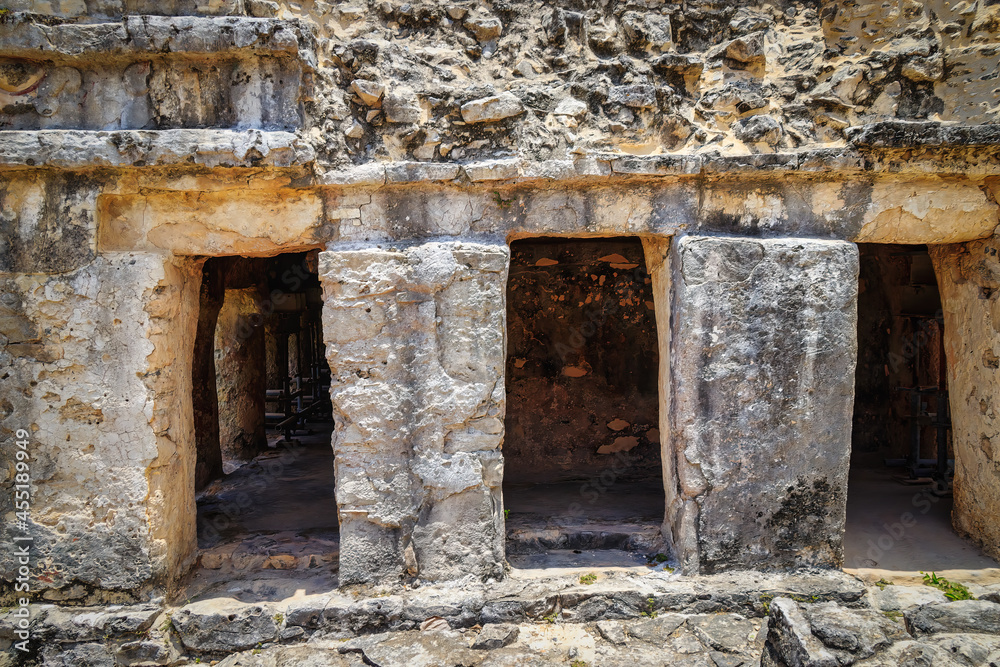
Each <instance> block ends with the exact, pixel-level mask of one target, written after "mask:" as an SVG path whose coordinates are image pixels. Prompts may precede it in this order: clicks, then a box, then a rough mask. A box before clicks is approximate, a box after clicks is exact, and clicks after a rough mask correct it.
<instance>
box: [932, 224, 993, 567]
mask: <svg viewBox="0 0 1000 667" xmlns="http://www.w3.org/2000/svg"><path fill="white" fill-rule="evenodd" d="M929 249H930V254H931V259H932V260H933V261H934V272H935V273H936V274H937V283H938V289H939V290H940V292H941V307H942V309H943V310H944V345H945V355H946V356H947V358H948V398H949V403H950V406H951V439H952V447H953V449H954V457H955V479H954V499H955V504H954V507H953V509H952V513H951V520H952V523H953V525H954V526H955V530H956V531H958V532H959V533H960V534H962V535H964V536H966V537H970V538H972V539H973V540H975V541H976V542H978V543H979V544H980V545H982V547H983V551H985V552H986V553H987V554H989V555H990V556H992V557H993V558H1000V260H998V259H997V254H998V251H1000V241H998V240H997V239H996V238H992V239H987V240H982V241H974V242H972V243H963V244H956V245H947V246H930V248H929Z"/></svg>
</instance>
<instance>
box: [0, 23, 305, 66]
mask: <svg viewBox="0 0 1000 667" xmlns="http://www.w3.org/2000/svg"><path fill="white" fill-rule="evenodd" d="M308 37H309V33H308V31H303V30H302V26H301V25H300V24H299V23H298V22H296V21H281V20H274V19H252V18H245V17H232V18H218V19H210V18H202V17H196V16H186V17H163V16H148V15H147V16H128V17H125V18H124V19H123V20H122V21H121V22H120V23H91V24H74V23H61V22H55V23H54V24H53V25H47V24H46V23H44V22H39V23H35V22H32V21H5V22H4V24H3V25H2V26H0V51H2V52H4V53H5V54H8V55H10V56H16V57H26V58H40V59H45V58H51V57H52V56H53V55H54V54H58V55H60V56H82V55H88V54H90V55H93V54H95V53H96V54H101V53H108V54H124V53H146V52H161V53H164V52H165V53H184V54H198V53H201V54H205V53H209V54H217V53H225V52H227V51H244V50H245V51H249V52H254V53H259V54H268V55H274V54H290V55H295V54H297V53H298V52H299V49H300V41H299V40H300V39H305V40H306V43H307V44H308V43H309V42H308Z"/></svg>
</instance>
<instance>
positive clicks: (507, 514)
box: [503, 510, 510, 519]
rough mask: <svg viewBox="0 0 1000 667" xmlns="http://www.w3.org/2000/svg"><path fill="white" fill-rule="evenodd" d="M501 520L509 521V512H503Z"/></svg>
mask: <svg viewBox="0 0 1000 667" xmlns="http://www.w3.org/2000/svg"><path fill="white" fill-rule="evenodd" d="M503 518H505V519H509V518H510V510H504V511H503Z"/></svg>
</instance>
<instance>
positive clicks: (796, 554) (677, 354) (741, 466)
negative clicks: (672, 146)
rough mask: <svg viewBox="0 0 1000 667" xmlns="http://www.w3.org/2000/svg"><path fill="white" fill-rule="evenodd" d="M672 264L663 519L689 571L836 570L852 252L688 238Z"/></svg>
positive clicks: (853, 289)
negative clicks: (667, 479) (668, 475)
mask: <svg viewBox="0 0 1000 667" xmlns="http://www.w3.org/2000/svg"><path fill="white" fill-rule="evenodd" d="M669 261H670V270H671V272H672V275H671V278H670V286H669V288H668V287H667V285H663V284H662V282H665V281H661V285H660V286H659V287H657V285H656V284H655V283H654V289H670V292H669V294H670V301H669V303H670V304H671V306H670V307H671V314H670V321H671V325H670V326H671V332H670V335H671V339H670V340H671V360H670V378H671V379H670V395H671V396H672V397H673V399H672V400H673V401H674V408H673V410H674V412H673V414H672V416H671V420H672V422H671V429H670V434H671V435H670V441H669V444H668V445H667V447H665V449H664V456H665V457H668V456H669V457H670V458H671V459H672V466H673V467H674V469H675V470H676V480H677V481H676V490H672V489H671V488H668V490H667V491H668V495H667V503H668V505H667V521H668V524H669V526H670V527H671V530H672V532H673V535H674V544H675V545H677V548H678V549H679V550H680V558H681V562H682V565H683V567H684V568H685V570H687V571H699V570H700V571H703V572H711V571H715V570H717V569H718V568H725V567H734V566H744V567H764V568H773V567H787V566H795V565H799V566H801V565H807V564H811V565H828V566H829V565H834V566H836V565H839V564H840V562H841V560H842V558H843V530H844V516H845V514H844V513H845V503H846V484H847V468H848V457H849V452H850V439H849V437H850V434H849V432H847V431H845V430H844V429H842V428H841V427H840V426H838V425H839V424H842V423H846V422H845V420H847V421H849V419H850V414H851V409H852V404H853V388H854V362H855V355H856V346H857V338H856V333H855V318H856V314H855V308H856V306H855V304H856V295H857V282H856V281H857V272H858V259H857V249H856V248H855V247H854V246H853V245H851V244H847V243H839V242H828V241H812V240H805V239H798V240H790V239H781V240H777V239H775V240H770V239H757V240H750V239H737V238H710V237H683V238H681V239H679V240H677V241H676V242H675V243H674V246H673V247H672V248H671V251H670V258H669ZM653 270H654V271H655V269H653ZM665 296H666V295H664V297H665ZM658 298H659V297H658ZM820 377H822V378H823V382H822V383H819V384H817V383H815V382H814V381H813V380H812V378H820ZM820 406H822V407H820ZM803 451H809V452H812V454H811V455H810V456H809V457H803V456H802V454H801V452H803Z"/></svg>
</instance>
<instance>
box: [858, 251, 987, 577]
mask: <svg viewBox="0 0 1000 667" xmlns="http://www.w3.org/2000/svg"><path fill="white" fill-rule="evenodd" d="M858 248H859V251H860V260H861V271H860V276H859V283H858V365H857V372H856V377H855V404H854V423H853V428H852V451H851V471H850V481H849V487H848V502H847V532H846V536H845V566H846V567H848V568H861V569H871V570H875V571H879V570H885V571H887V572H911V573H919V571H921V570H923V571H928V572H929V571H932V570H937V571H942V570H945V571H946V570H954V569H974V568H981V567H995V566H996V565H995V563H993V561H991V560H989V559H988V558H986V557H985V556H983V555H982V553H981V552H980V551H979V549H978V548H976V547H975V546H974V545H972V544H971V543H968V542H966V541H965V540H963V539H962V538H960V537H958V535H956V534H955V533H954V531H953V530H952V528H951V505H952V500H951V483H952V471H953V469H954V465H953V461H952V457H953V454H952V447H951V430H950V419H949V409H948V379H947V362H946V359H945V349H944V319H943V313H942V309H941V298H940V295H939V292H938V287H937V281H936V278H935V274H934V267H933V264H932V262H931V258H930V255H929V254H928V252H927V247H926V246H912V245H888V244H884V245H883V244H859V245H858ZM876 578H877V577H876Z"/></svg>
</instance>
